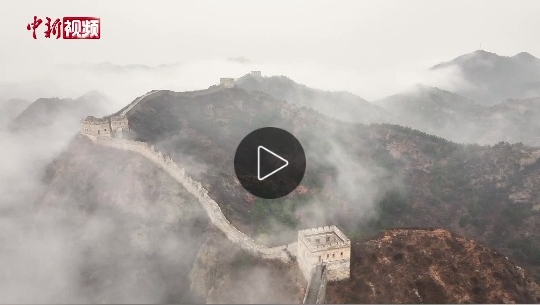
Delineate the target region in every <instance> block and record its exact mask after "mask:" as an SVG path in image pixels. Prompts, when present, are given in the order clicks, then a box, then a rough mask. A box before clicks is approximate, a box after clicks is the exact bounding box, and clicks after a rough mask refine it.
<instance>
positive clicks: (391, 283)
mask: <svg viewBox="0 0 540 305" xmlns="http://www.w3.org/2000/svg"><path fill="white" fill-rule="evenodd" d="M352 245H353V247H352V257H351V278H350V279H349V280H346V281H343V282H338V283H329V284H328V289H327V292H326V299H327V301H328V302H329V303H538V302H540V286H539V285H538V284H536V283H535V282H534V280H533V279H532V278H531V277H530V276H529V275H528V274H527V273H526V272H525V271H524V270H523V268H521V267H519V266H517V265H515V264H514V263H512V261H511V260H509V259H508V258H507V257H505V256H504V255H501V254H499V253H497V252H495V251H493V250H491V249H489V248H487V247H485V246H482V245H480V244H478V243H476V242H474V241H472V240H470V239H467V238H464V237H461V236H458V235H455V234H453V233H450V232H448V231H445V230H442V229H394V230H388V231H385V232H383V233H382V234H381V235H380V236H378V237H377V238H375V239H371V240H368V241H359V240H356V241H353V243H352Z"/></svg>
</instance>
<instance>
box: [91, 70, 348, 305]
mask: <svg viewBox="0 0 540 305" xmlns="http://www.w3.org/2000/svg"><path fill="white" fill-rule="evenodd" d="M248 75H250V74H248ZM251 76H252V77H255V78H260V77H261V72H260V71H252V72H251ZM220 88H225V89H230V88H234V79H233V78H221V79H220V86H219V87H216V86H213V88H212V87H211V89H208V90H211V91H216V90H220ZM157 92H159V91H156V90H154V91H150V92H148V93H146V94H144V95H142V96H140V97H138V98H136V99H135V100H134V101H133V102H131V103H130V104H129V105H127V106H126V107H124V108H123V109H121V110H120V111H118V112H117V113H115V114H113V115H111V116H109V117H104V118H102V119H96V118H94V117H87V118H86V119H85V120H82V121H81V134H82V135H83V136H86V137H88V138H89V139H91V140H92V141H93V142H94V143H96V144H98V145H102V146H106V147H111V148H116V149H121V150H126V151H131V152H135V153H138V154H140V155H141V156H143V157H145V158H146V159H148V160H150V161H151V162H153V163H154V164H155V165H157V166H158V167H159V168H161V169H163V170H164V171H165V172H166V173H168V174H169V175H170V176H171V177H172V178H173V179H175V180H176V181H178V183H180V184H181V185H182V186H183V187H184V188H185V189H186V190H187V191H188V192H189V193H190V194H192V195H193V196H194V197H195V198H196V199H197V200H198V201H199V203H200V205H201V206H202V207H203V209H204V211H205V212H206V214H207V215H208V218H210V221H211V222H212V224H213V225H215V226H216V227H217V228H218V229H219V230H221V231H222V232H223V233H224V234H225V236H226V237H227V238H228V239H229V240H230V241H232V242H233V243H235V244H237V245H239V246H240V247H241V248H242V249H245V250H247V251H249V252H251V253H253V254H255V255H256V256H258V257H260V258H263V259H277V260H280V261H282V262H284V263H289V262H291V261H293V260H296V261H297V263H298V265H299V267H300V269H301V271H302V273H303V274H304V277H305V279H306V280H307V282H308V285H307V288H306V292H305V296H304V300H303V303H315V304H321V303H324V302H325V292H326V283H327V282H328V281H339V280H343V279H347V278H349V277H350V256H351V253H350V251H351V242H350V240H349V239H348V238H347V237H346V236H345V234H343V233H342V232H341V231H340V230H339V229H338V228H337V227H336V226H325V227H319V228H312V229H307V230H302V231H299V232H298V241H297V242H292V243H290V244H287V245H282V246H277V247H272V248H271V247H266V246H264V245H261V244H259V243H257V242H256V241H255V240H253V239H252V238H250V237H249V236H247V235H246V234H244V233H243V232H241V231H239V230H238V229H236V227H234V226H233V225H232V224H231V223H230V222H229V221H228V220H227V218H226V217H225V215H224V214H223V212H222V211H221V208H220V207H219V205H218V204H217V203H216V202H215V201H214V200H213V199H212V198H210V196H208V190H206V189H205V188H204V187H203V186H202V184H201V183H200V182H198V181H195V180H193V179H192V178H191V177H190V176H189V175H187V174H186V173H185V170H184V168H182V167H180V166H178V164H176V163H175V162H174V161H173V160H172V158H170V157H169V156H166V155H164V154H163V153H162V152H160V151H156V149H155V147H154V146H153V145H149V144H148V143H145V142H139V141H132V140H127V139H123V138H122V134H123V130H124V129H123V128H125V127H126V126H128V119H127V114H128V112H129V111H131V110H132V109H134V108H135V106H137V105H138V104H139V103H140V102H141V101H143V100H144V99H145V98H147V97H149V96H150V95H152V94H154V93H157ZM191 94H192V95H199V94H202V92H201V91H197V92H192V93H191ZM115 120H117V121H121V122H124V121H125V124H123V123H122V124H117V125H115V124H114V122H115ZM115 128H117V129H115ZM127 130H129V126H128V127H127ZM320 240H323V243H321V244H319V243H320ZM325 255H326V259H324V257H325Z"/></svg>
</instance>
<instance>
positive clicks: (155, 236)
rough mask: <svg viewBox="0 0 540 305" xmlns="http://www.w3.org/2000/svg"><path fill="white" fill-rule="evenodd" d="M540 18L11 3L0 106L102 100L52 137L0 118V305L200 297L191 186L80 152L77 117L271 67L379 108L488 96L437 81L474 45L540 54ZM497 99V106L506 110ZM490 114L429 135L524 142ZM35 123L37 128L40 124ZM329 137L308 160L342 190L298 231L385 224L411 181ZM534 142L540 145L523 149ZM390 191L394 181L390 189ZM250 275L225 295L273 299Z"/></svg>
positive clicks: (279, 229)
mask: <svg viewBox="0 0 540 305" xmlns="http://www.w3.org/2000/svg"><path fill="white" fill-rule="evenodd" d="M539 5H540V3H539V2H536V1H522V2H520V3H519V5H516V4H513V3H512V2H510V1H489V2H486V1H475V2H474V3H470V2H452V3H451V2H437V3H433V2H432V1H408V2H406V3H404V2H395V1H376V2H375V1H372V2H366V1H358V2H347V1H337V2H335V1H331V2H330V1H318V2H312V1H309V2H306V1H294V2H287V3H285V2H280V1H276V2H257V3H253V2H247V1H232V2H230V3H226V4H225V3H223V2H217V1H182V2H179V3H172V2H170V1H158V2H155V1H154V2H142V1H135V2H126V1H118V2H114V3H110V2H106V1H92V2H90V1H63V2H54V3H53V2H51V1H5V2H3V3H2V5H1V6H0V11H1V12H0V17H1V18H0V25H1V26H0V37H1V38H2V48H0V67H1V68H0V101H2V102H6V101H8V100H9V99H24V100H26V101H28V102H30V101H35V100H36V99H39V98H52V97H58V98H72V99H74V100H75V101H78V102H80V100H77V98H79V97H81V96H83V95H85V94H86V93H88V92H90V91H93V90H96V91H98V92H99V93H100V94H103V95H104V96H105V97H106V98H107V99H106V102H103V101H97V100H95V103H94V104H92V103H91V105H93V107H90V108H85V109H91V110H88V111H86V110H85V111H82V112H79V111H74V112H69V113H66V114H63V115H60V116H51V117H50V121H51V122H50V124H44V125H38V126H33V128H29V129H27V130H17V129H16V128H13V122H14V120H15V117H16V115H18V114H20V113H21V112H22V111H23V110H24V108H25V107H14V108H13V109H15V110H13V111H14V112H13V113H10V114H9V115H7V114H8V113H7V110H4V108H1V109H0V117H1V121H2V122H1V124H0V125H1V126H0V139H2V149H1V150H0V244H2V245H3V250H2V251H0V270H2V271H3V272H2V275H0V287H2V289H0V302H2V303H45V302H47V303H49V302H51V303H56V302H76V303H93V302H130V303H131V302H142V303H151V302H170V301H173V302H177V301H182V302H184V301H185V302H193V301H194V300H196V299H194V296H193V295H191V293H190V292H189V286H190V284H191V283H190V281H189V276H188V274H189V272H190V271H191V270H192V267H193V264H194V262H195V260H196V256H197V254H198V251H199V249H200V248H201V245H202V244H203V243H204V241H205V240H207V238H208V236H209V233H208V232H207V231H208V230H207V229H206V227H207V226H208V223H207V219H206V216H205V215H204V213H203V212H202V210H201V209H200V207H199V206H198V204H197V202H196V201H194V200H193V198H192V197H191V196H190V195H188V194H187V193H186V192H185V190H182V189H179V188H178V186H177V185H176V184H175V183H174V182H172V181H171V180H170V178H168V177H166V175H165V174H163V173H161V172H159V171H158V170H157V169H156V168H154V167H151V166H149V165H148V164H145V163H144V162H143V161H141V160H140V158H139V157H136V156H133V155H130V156H129V157H126V154H123V153H119V152H116V153H113V152H110V151H107V152H104V151H98V150H95V148H94V149H92V148H89V146H85V145H84V144H83V143H81V142H80V139H79V140H75V136H76V134H77V133H78V121H79V119H82V118H83V117H84V116H86V115H91V114H94V113H95V115H96V116H101V115H104V114H110V113H113V112H115V111H117V110H119V109H121V108H122V107H124V106H126V105H127V104H129V103H130V102H131V101H133V100H134V99H135V98H136V97H138V96H141V95H143V94H145V93H147V92H149V91H151V90H159V89H163V90H172V91H191V90H201V89H206V88H208V87H209V86H212V85H215V84H217V83H218V82H219V78H220V77H234V78H238V77H241V76H243V75H245V74H246V73H249V71H252V70H260V71H262V74H263V76H272V75H285V76H287V77H290V78H291V79H293V80H294V81H296V82H298V83H301V84H305V85H307V86H310V87H313V88H318V89H322V90H332V91H349V92H352V93H354V94H356V95H358V96H360V97H362V98H364V99H366V100H368V101H370V102H374V101H376V100H378V99H381V98H384V97H386V96H389V95H392V94H396V93H400V92H404V91H405V92H408V91H407V90H409V89H410V88H411V87H412V86H414V85H416V84H424V85H430V86H434V87H438V88H442V89H445V90H448V91H451V92H473V93H479V92H480V93H482V92H484V91H486V90H487V91H488V93H489V90H490V88H489V87H488V88H487V89H486V87H483V86H482V84H479V83H472V82H471V81H470V79H468V78H467V77H466V75H464V71H463V70H462V69H460V67H457V66H448V67H445V68H443V69H437V70H429V68H430V67H432V66H433V65H436V64H438V63H440V62H443V61H448V60H451V59H453V58H455V57H457V56H459V55H462V54H465V53H469V52H472V51H473V50H476V49H482V48H486V49H489V50H492V51H494V52H497V53H498V54H500V55H504V56H513V55H515V54H517V53H519V52H522V51H527V52H530V53H532V54H533V55H538V54H540V43H539V42H538V39H537V37H536V36H535V35H536V33H535V31H534V30H531V29H537V28H539V27H540V19H538V18H537V16H536V12H538V11H539ZM34 15H39V16H41V17H43V18H44V17H45V16H51V17H52V16H54V17H62V16H70V15H84V16H99V17H101V18H102V21H103V25H102V31H103V38H102V39H100V40H99V41H63V40H52V39H50V40H47V39H45V38H43V37H42V36H41V37H39V39H37V40H33V39H32V38H31V33H30V32H28V31H27V30H26V24H27V23H28V22H30V21H31V19H32V17H33V16H34ZM487 64H488V65H489V64H490V63H489V62H488V63H487ZM526 81H533V80H526ZM536 81H538V80H536ZM532 92H533V93H535V92H537V91H534V90H533V91H532ZM480 93H479V95H480ZM466 97H467V96H466ZM494 99H495V100H496V101H497V102H500V101H502V100H503V96H499V95H497V96H495V98H494ZM92 101H93V100H92ZM473 102H474V101H473ZM18 103H25V102H24V101H19V102H18ZM494 103H495V102H494ZM533 104H534V103H533ZM5 105H6V104H5V103H0V106H1V107H8V106H5ZM25 106H26V104H25ZM34 106H35V104H34ZM332 106H333V105H332ZM335 107H336V108H339V105H335ZM5 109H7V108H5ZM27 109H28V108H27ZM527 109H533V106H531V108H527ZM79 110H80V109H79ZM533 110H534V109H533ZM483 111H485V113H486V115H485V116H484V117H481V118H482V120H484V121H482V120H479V119H478V118H479V117H480V116H479V117H472V118H469V117H466V118H463V117H460V118H459V120H457V123H455V122H454V123H453V124H454V125H451V124H450V125H439V126H438V128H439V129H433V130H432V133H434V134H437V135H440V136H444V137H446V138H448V139H451V140H455V141H459V142H470V143H473V142H475V143H481V144H492V143H496V142H498V141H501V140H505V141H510V142H512V141H513V142H517V141H525V142H526V141H531V138H530V137H525V136H523V132H522V130H521V129H519V128H516V127H515V126H516V123H515V121H511V120H510V121H505V120H499V118H498V117H497V113H495V114H494V115H492V114H493V112H491V111H492V108H489V109H488V108H486V110H483ZM87 112H88V113H87ZM90 112H92V113H90ZM322 114H323V115H325V114H326V113H324V112H323V113H322ZM534 114H535V115H534V116H533V115H532V116H531V121H535V120H536V121H540V112H538V113H536V112H534ZM399 115H400V114H398V116H399ZM517 117H518V119H517V120H521V117H520V116H517ZM27 118H29V120H30V122H31V123H35V120H33V119H32V118H33V117H32V116H27ZM34 118H35V117H34ZM493 118H495V119H493ZM394 119H395V120H393V121H392V120H391V122H394V123H403V122H406V120H403V119H404V118H402V117H401V118H399V117H395V118H394ZM476 121H480V122H488V123H489V124H492V125H488V126H489V127H490V130H489V131H490V132H489V133H486V132H484V131H483V130H481V132H478V133H472V132H471V133H468V132H469V131H471V130H475V128H477V125H475V124H476ZM351 122H354V120H351ZM413 123H415V124H417V125H414V124H413ZM413 123H408V124H409V125H410V126H413V127H415V128H419V129H422V130H426V128H428V124H427V123H426V122H423V121H416V122H413ZM424 123H425V124H424ZM340 124H341V122H340ZM403 124H405V125H407V124H406V123H403ZM28 125H33V124H28ZM455 126H461V129H454V128H455ZM535 132H536V130H533V131H531V133H530V134H527V136H532V135H536V134H537V133H535ZM335 138H336V136H335V134H332V131H328V132H326V133H322V134H321V137H320V138H318V139H317V141H313V142H309V143H306V144H307V146H306V147H307V148H308V149H309V150H313V151H317V152H318V153H309V152H308V162H315V163H319V164H327V165H330V166H331V168H332V170H333V171H334V172H335V174H336V181H333V182H328V183H325V184H324V186H323V190H322V192H321V193H322V194H323V195H324V196H321V197H320V198H318V197H314V198H313V199H312V200H311V202H309V203H308V204H306V205H305V206H303V207H302V208H301V209H299V210H297V211H296V215H297V216H304V218H301V221H300V223H299V226H300V227H303V228H307V227H312V226H318V225H329V224H330V223H328V221H329V220H334V219H340V218H347V219H359V222H361V221H362V220H365V219H373V218H376V217H377V207H376V203H377V201H378V200H380V198H381V196H382V195H383V194H384V192H385V191H387V190H388V189H391V188H400V187H401V186H402V184H403V178H402V177H399V176H392V173H389V172H388V171H387V170H385V169H383V168H380V167H378V166H376V165H373V164H371V163H370V162H368V161H367V160H365V159H364V158H362V157H359V156H358V155H355V154H354V151H353V150H350V146H349V143H346V142H338V141H336V140H335ZM349 140H351V141H353V140H354V139H349ZM74 143H75V144H74ZM531 143H532V144H534V143H537V144H536V145H540V143H538V142H527V144H531ZM363 144H364V143H355V144H354V145H355V147H361V146H362V145H363ZM66 154H67V155H66ZM77 154H80V156H78V155H77ZM176 157H177V158H179V159H181V160H183V164H182V165H184V166H186V168H188V169H189V170H190V171H191V173H192V174H193V175H195V176H198V175H201V174H202V173H204V172H206V171H208V170H209V165H208V164H201V163H197V161H195V160H194V158H193V157H192V156H183V155H178V156H176ZM57 158H60V159H61V160H63V162H67V163H63V165H64V167H62V166H60V167H56V166H55V165H56V164H54V163H52V162H54V160H55V159H57ZM138 158H139V159H138ZM130 162H133V163H130ZM51 171H53V172H51ZM54 171H57V172H54ZM77 171H79V172H77ZM384 179H388V180H387V181H386V183H384V184H381V183H380V181H381V180H384ZM131 190H134V192H133V193H132V192H131ZM334 193H339V196H334V197H333V198H335V199H336V200H337V201H339V202H341V199H343V200H345V201H348V202H354V203H355V205H348V206H346V207H344V209H342V210H338V209H336V210H332V211H331V213H330V214H329V213H328V211H329V210H328V208H327V206H326V205H327V204H328V202H325V200H326V198H328V196H331V195H332V194H334ZM306 215H307V217H306ZM270 223H271V228H272V230H273V231H275V232H276V234H275V236H272V238H270V237H268V236H264V235H263V236H254V237H255V238H257V239H258V240H262V241H267V240H270V239H272V240H274V241H275V240H281V241H283V242H292V241H294V230H293V231H291V228H286V227H284V226H283V225H282V224H280V223H279V222H277V221H275V222H270ZM353 226H354V225H351V227H353ZM291 238H293V240H291ZM231 251H233V250H231ZM213 268H216V269H219V268H218V267H216V266H214V267H213ZM249 272H250V273H248V274H247V275H246V279H247V281H246V283H247V282H253V283H254V284H253V285H254V287H252V289H251V290H249V292H248V293H245V290H246V289H247V288H246V287H247V284H246V283H243V284H242V285H240V284H239V286H236V287H232V288H231V291H232V293H233V294H238V295H240V296H242V297H243V299H242V300H244V301H258V300H260V299H258V297H259V296H261V295H265V294H267V295H268V294H269V293H270V292H271V290H269V289H267V288H266V286H269V285H276V281H277V280H276V275H275V274H273V273H270V272H269V271H268V269H265V268H261V267H257V268H255V269H253V270H250V271H249ZM224 278H226V276H224ZM100 280H104V281H103V282H100ZM257 281H258V282H257ZM255 282H257V283H255ZM175 293H176V294H175ZM243 293H244V295H242V294H243Z"/></svg>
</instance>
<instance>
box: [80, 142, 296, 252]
mask: <svg viewBox="0 0 540 305" xmlns="http://www.w3.org/2000/svg"><path fill="white" fill-rule="evenodd" d="M85 136H87V137H88V138H90V139H92V140H93V141H94V143H97V144H99V145H103V146H107V147H112V148H116V149H122V150H127V151H133V152H136V153H138V154H140V155H142V156H144V157H145V158H147V159H148V160H150V161H152V162H153V163H154V164H156V165H157V166H159V167H160V168H161V169H163V170H164V171H165V172H167V173H168V174H169V175H170V176H171V177H173V178H174V179H175V180H176V181H178V182H179V183H180V184H182V186H183V187H184V188H186V190H187V191H188V192H189V193H191V194H192V195H193V196H195V198H197V200H198V201H199V203H200V204H201V206H202V207H203V209H204V210H205V211H206V213H207V214H208V217H209V218H210V221H211V222H212V223H213V224H214V225H215V226H216V227H218V228H219V229H220V230H221V231H222V232H223V233H225V235H226V236H227V238H228V239H229V240H231V241H232V242H234V243H236V244H238V245H239V246H240V247H242V248H243V249H245V250H248V251H251V252H252V253H254V254H256V255H257V256H259V257H261V258H265V259H279V260H281V261H283V262H289V261H290V260H291V257H290V253H291V251H289V250H288V249H289V248H291V247H295V246H296V245H294V244H292V245H283V246H278V247H273V248H269V247H266V246H264V245H261V244H259V243H257V242H255V241H254V240H253V239H252V238H250V237H249V236H247V235H246V234H244V233H242V232H240V231H238V230H237V229H236V228H235V227H234V226H233V225H232V224H231V223H230V222H229V221H228V220H227V218H225V215H223V212H222V211H221V208H220V207H219V205H218V204H217V203H216V202H215V201H214V200H213V199H212V198H210V197H209V196H208V191H207V190H206V189H205V188H204V187H203V186H202V185H201V183H200V182H198V181H195V180H193V179H192V178H191V177H189V176H188V175H187V174H186V173H185V171H184V168H181V167H179V166H178V165H177V164H176V163H175V162H174V161H173V160H172V159H171V158H170V157H168V156H165V155H163V153H161V152H159V151H156V150H155V149H154V146H150V145H148V144H147V143H145V142H138V141H130V140H125V139H116V138H110V137H96V136H91V135H85Z"/></svg>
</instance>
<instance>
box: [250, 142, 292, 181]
mask: <svg viewBox="0 0 540 305" xmlns="http://www.w3.org/2000/svg"><path fill="white" fill-rule="evenodd" d="M261 149H264V150H266V151H267V152H269V153H271V154H272V155H274V157H277V158H279V159H280V160H281V161H283V162H285V165H283V166H282V167H280V168H278V169H276V170H275V171H273V172H271V173H270V174H268V175H266V176H264V177H262V178H261ZM287 165H289V161H287V160H285V159H284V158H283V157H281V156H279V155H278V154H276V153H275V152H273V151H271V150H269V149H268V148H266V147H264V146H259V147H257V178H258V179H259V181H262V180H264V179H266V178H268V177H270V176H272V175H273V174H275V173H277V172H279V171H280V170H282V169H284V168H285V167H287Z"/></svg>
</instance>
